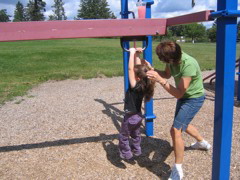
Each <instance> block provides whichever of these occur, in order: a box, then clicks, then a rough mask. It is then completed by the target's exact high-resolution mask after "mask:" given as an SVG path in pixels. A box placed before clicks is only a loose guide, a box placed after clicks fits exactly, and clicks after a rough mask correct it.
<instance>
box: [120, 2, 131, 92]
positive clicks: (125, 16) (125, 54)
mask: <svg viewBox="0 0 240 180" xmlns="http://www.w3.org/2000/svg"><path fill="white" fill-rule="evenodd" d="M121 17H122V19H128V0H121ZM123 47H124V48H126V49H129V42H123ZM128 60H129V52H126V51H124V50H123V72H124V92H125V93H126V91H127V89H128V86H129V80H128Z"/></svg>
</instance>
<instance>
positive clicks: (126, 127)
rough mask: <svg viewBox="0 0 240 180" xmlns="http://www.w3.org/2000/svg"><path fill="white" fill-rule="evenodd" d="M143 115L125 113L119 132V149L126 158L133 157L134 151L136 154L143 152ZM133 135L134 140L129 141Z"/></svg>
mask: <svg viewBox="0 0 240 180" xmlns="http://www.w3.org/2000/svg"><path fill="white" fill-rule="evenodd" d="M142 119H143V116H142V114H141V113H138V114H125V116H124V119H123V122H122V127H121V130H120V134H119V151H120V155H121V156H122V157H123V158H125V159H130V158H132V157H133V154H132V151H133V153H134V154H136V155H140V154H141V146H140V144H141V135H140V126H141V123H142ZM130 137H131V140H132V142H129V140H130Z"/></svg>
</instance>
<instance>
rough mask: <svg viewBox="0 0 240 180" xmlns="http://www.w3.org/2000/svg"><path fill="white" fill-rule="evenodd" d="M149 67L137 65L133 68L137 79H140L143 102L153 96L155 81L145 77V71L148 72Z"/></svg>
mask: <svg viewBox="0 0 240 180" xmlns="http://www.w3.org/2000/svg"><path fill="white" fill-rule="evenodd" d="M149 70H150V69H149V67H148V66H147V65H141V64H137V65H135V66H134V71H135V74H136V76H137V77H139V78H140V81H139V83H140V85H141V87H142V89H143V93H144V99H145V101H146V102H147V101H150V99H151V98H152V97H153V94H154V87H155V81H153V80H150V79H149V78H148V77H147V74H146V73H147V71H149Z"/></svg>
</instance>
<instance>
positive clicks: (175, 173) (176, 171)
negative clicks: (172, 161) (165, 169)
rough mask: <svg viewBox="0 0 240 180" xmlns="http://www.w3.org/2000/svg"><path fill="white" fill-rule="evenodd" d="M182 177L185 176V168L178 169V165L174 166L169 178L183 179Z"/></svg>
mask: <svg viewBox="0 0 240 180" xmlns="http://www.w3.org/2000/svg"><path fill="white" fill-rule="evenodd" d="M182 178H183V170H182V168H181V167H179V168H178V169H177V168H176V166H173V168H172V172H171V174H170V176H169V178H168V180H182Z"/></svg>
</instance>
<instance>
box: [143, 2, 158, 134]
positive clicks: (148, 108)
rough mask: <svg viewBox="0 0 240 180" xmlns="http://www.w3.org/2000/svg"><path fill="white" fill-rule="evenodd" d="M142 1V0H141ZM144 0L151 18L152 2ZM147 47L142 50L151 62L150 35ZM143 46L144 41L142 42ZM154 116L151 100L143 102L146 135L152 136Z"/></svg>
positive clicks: (148, 16)
mask: <svg viewBox="0 0 240 180" xmlns="http://www.w3.org/2000/svg"><path fill="white" fill-rule="evenodd" d="M143 1H144V0H143ZM144 2H146V18H151V5H152V4H153V3H154V1H152V0H145V1H144ZM147 38H148V47H147V49H146V50H145V51H144V58H145V59H146V60H147V61H148V62H150V64H152V36H147ZM143 43H144V46H145V43H146V42H143ZM155 118H156V116H155V115H154V114H153V100H152V99H151V100H150V101H149V102H147V103H145V128H146V129H145V131H146V135H147V136H153V134H154V124H153V119H155Z"/></svg>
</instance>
